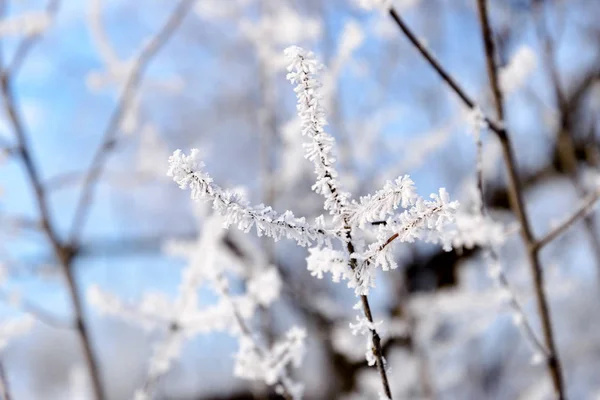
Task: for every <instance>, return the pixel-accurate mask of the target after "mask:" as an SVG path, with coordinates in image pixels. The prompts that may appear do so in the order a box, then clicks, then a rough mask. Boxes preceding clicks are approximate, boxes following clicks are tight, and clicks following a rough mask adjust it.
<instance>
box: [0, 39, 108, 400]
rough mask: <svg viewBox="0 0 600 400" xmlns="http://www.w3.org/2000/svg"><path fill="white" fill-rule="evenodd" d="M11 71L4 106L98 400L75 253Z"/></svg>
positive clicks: (0, 81) (3, 82) (5, 77)
mask: <svg viewBox="0 0 600 400" xmlns="http://www.w3.org/2000/svg"><path fill="white" fill-rule="evenodd" d="M33 43H34V42H33ZM31 46H32V44H30V45H28V46H27V47H26V50H24V53H23V54H26V53H27V49H29V48H31ZM17 65H18V64H17ZM10 72H11V71H10V70H7V69H6V68H5V67H3V68H2V71H1V75H0V86H1V91H2V95H3V99H4V107H5V109H6V113H7V115H8V119H9V123H10V124H11V125H12V128H13V131H14V134H15V136H16V139H17V143H18V146H19V148H20V156H21V160H22V161H23V165H24V167H25V171H26V173H27V176H28V178H29V183H30V184H31V186H32V187H33V192H34V197H35V201H36V205H37V208H38V210H39V213H40V219H41V224H42V228H43V230H44V232H45V233H46V236H47V238H48V240H49V241H50V244H51V245H52V248H53V250H54V254H55V256H56V258H57V259H58V260H59V262H60V265H61V268H62V272H63V274H64V275H65V278H66V279H65V280H66V283H67V291H68V293H69V296H70V300H71V304H72V305H73V312H74V315H75V321H76V327H77V334H78V336H79V340H80V341H81V343H82V346H83V350H84V359H85V363H86V365H87V368H88V372H89V374H90V378H91V381H92V391H93V393H94V396H95V398H96V399H97V400H103V399H104V398H105V395H104V389H103V386H102V382H101V378H100V370H99V367H98V364H97V362H96V359H95V358H94V353H93V350H92V344H91V339H90V336H89V333H88V330H87V326H86V324H85V323H84V313H83V306H82V302H81V298H80V297H79V291H78V288H77V283H76V282H75V277H74V275H73V268H72V267H73V263H72V261H73V255H74V252H73V251H72V248H71V247H69V246H66V245H63V244H62V243H61V241H60V238H59V236H58V233H57V231H56V230H55V226H54V225H53V223H52V221H51V217H50V211H49V208H48V204H47V198H46V193H45V191H44V187H43V186H42V183H41V178H40V175H39V172H38V169H37V167H36V165H35V162H34V161H33V156H32V154H31V150H30V143H29V138H28V136H27V134H26V131H25V126H24V123H23V121H22V120H21V117H20V115H19V112H18V111H17V102H16V99H15V97H14V89H13V86H12V78H13V76H12V75H11V74H10Z"/></svg>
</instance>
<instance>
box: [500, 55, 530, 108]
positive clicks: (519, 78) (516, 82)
mask: <svg viewBox="0 0 600 400" xmlns="http://www.w3.org/2000/svg"><path fill="white" fill-rule="evenodd" d="M537 62H538V61H537V56H536V54H535V52H534V51H533V50H532V49H531V48H530V47H529V46H527V45H522V46H520V47H519V48H518V49H517V50H516V51H515V53H514V54H513V55H512V57H511V58H510V61H509V62H508V64H507V65H505V66H504V67H502V68H501V69H500V75H499V79H500V88H501V89H502V92H503V93H504V94H505V95H507V96H510V95H511V94H513V93H515V92H516V91H518V90H519V89H521V88H522V87H523V86H524V85H525V84H527V82H528V80H529V79H530V78H531V75H532V74H533V72H534V71H535V69H536V67H537Z"/></svg>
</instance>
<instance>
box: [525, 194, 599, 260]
mask: <svg viewBox="0 0 600 400" xmlns="http://www.w3.org/2000/svg"><path fill="white" fill-rule="evenodd" d="M599 199H600V191H595V192H594V193H592V194H590V195H588V197H587V198H586V199H585V200H584V202H583V204H582V205H581V206H580V207H579V208H578V209H577V211H575V212H574V213H573V214H571V216H569V217H568V218H567V219H565V220H564V221H563V222H561V223H560V224H559V225H558V226H556V227H555V228H554V229H553V230H551V231H550V232H548V233H546V235H544V236H543V237H541V238H540V239H538V241H537V242H536V244H535V247H536V249H541V248H542V247H544V246H546V245H547V244H548V243H550V242H552V241H553V240H554V239H556V238H557V237H559V236H560V235H562V234H563V233H564V232H566V231H567V230H568V229H569V228H571V227H572V226H573V225H574V224H575V223H577V222H578V221H579V220H580V219H582V218H585V217H587V216H588V215H589V214H590V213H591V212H592V211H593V209H594V207H595V206H596V204H597V203H598V200H599Z"/></svg>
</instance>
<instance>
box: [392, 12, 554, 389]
mask: <svg viewBox="0 0 600 400" xmlns="http://www.w3.org/2000/svg"><path fill="white" fill-rule="evenodd" d="M482 2H483V0H478V5H479V7H480V8H481V7H482ZM389 13H390V16H391V17H392V19H393V20H394V21H395V22H396V24H397V25H398V27H399V28H400V30H401V31H402V32H403V33H404V35H405V36H406V37H407V38H408V40H409V41H410V42H411V43H412V44H413V45H414V46H415V48H416V49H417V50H418V51H419V52H420V53H421V55H422V56H423V57H424V58H425V59H426V60H427V61H428V63H429V64H430V65H431V67H433V68H434V70H435V71H436V72H437V73H438V74H439V76H440V77H441V78H442V80H443V81H444V82H445V83H446V84H447V85H448V86H449V87H450V88H451V89H452V90H453V91H454V92H455V93H456V94H457V95H458V96H459V98H460V99H461V100H462V101H463V103H464V104H465V105H466V106H467V107H469V108H470V109H471V110H473V109H475V108H476V107H477V106H476V104H475V102H474V101H473V100H472V99H471V98H470V97H469V96H468V95H467V94H466V92H465V91H464V90H463V89H462V88H461V87H460V86H459V85H458V83H457V82H456V81H455V80H454V79H453V78H452V77H451V75H450V74H449V73H448V72H447V71H446V70H445V69H444V68H443V67H442V65H441V64H440V63H439V62H438V61H437V60H436V58H435V57H434V56H433V54H431V53H430V52H429V50H428V49H427V48H426V47H425V46H424V45H423V44H422V43H421V42H420V40H419V39H418V38H417V37H416V35H415V34H414V33H413V32H412V31H411V30H410V28H409V27H408V26H407V25H406V23H405V22H404V21H403V20H402V18H401V17H400V15H399V14H398V13H397V12H396V10H395V9H394V8H391V9H390V11H389ZM482 14H483V15H484V16H485V17H486V18H485V19H486V21H481V23H482V32H483V36H485V35H486V32H487V35H491V29H489V22H488V21H487V13H486V12H485V10H484V12H483V13H482V12H481V11H480V15H482ZM485 24H487V25H488V29H485V28H483V26H484V25H485ZM484 45H485V51H486V58H487V63H488V65H490V64H491V65H492V67H493V68H491V69H490V68H488V73H489V75H490V76H489V78H490V81H495V83H491V85H492V86H499V85H498V79H497V74H496V73H495V71H496V68H495V62H494V54H495V48H494V41H493V38H491V37H488V38H486V39H484ZM495 102H496V109H497V110H496V111H499V112H498V114H499V116H502V109H501V107H502V106H501V103H502V99H501V98H495ZM485 121H486V122H487V123H488V125H489V127H490V129H491V130H492V131H493V132H494V133H495V134H496V136H497V137H498V139H499V140H500V144H501V146H502V153H503V157H504V163H505V164H506V167H507V172H508V183H509V200H510V203H511V208H512V209H513V211H514V213H515V214H516V216H517V219H518V220H519V223H520V224H521V228H522V229H521V236H522V239H523V241H524V242H525V244H526V247H527V256H528V259H529V264H530V266H531V273H532V275H533V278H534V286H535V293H536V298H537V305H538V312H539V314H540V317H541V320H542V330H543V333H544V341H545V344H546V347H547V348H548V350H549V351H550V353H551V354H550V357H549V358H548V362H547V364H548V369H549V372H550V375H551V377H552V382H553V385H554V388H555V390H556V392H557V394H558V396H559V398H560V399H564V397H565V396H564V384H563V381H562V375H561V366H560V361H559V359H558V356H557V352H556V348H555V345H554V334H553V331H552V323H551V321H550V312H549V310H548V304H547V299H546V296H545V294H544V289H543V286H544V278H543V270H542V266H541V264H540V261H539V255H538V252H537V249H536V246H535V243H536V242H535V239H534V237H533V233H532V230H531V226H530V224H529V219H528V216H527V210H526V209H525V202H524V199H523V191H522V189H521V184H520V182H519V178H518V174H517V163H516V159H515V154H514V150H513V148H512V144H511V140H510V136H509V135H508V132H507V130H506V129H505V127H504V126H503V123H502V122H500V123H498V122H496V121H494V120H492V119H491V118H489V117H485ZM501 121H502V120H501Z"/></svg>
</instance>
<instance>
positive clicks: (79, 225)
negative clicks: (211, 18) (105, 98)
mask: <svg viewBox="0 0 600 400" xmlns="http://www.w3.org/2000/svg"><path fill="white" fill-rule="evenodd" d="M194 2H195V1H194V0H182V1H180V2H179V3H178V4H177V6H176V7H175V9H174V10H173V12H172V13H171V14H170V15H169V18H168V19H167V21H166V23H165V24H164V25H163V26H162V28H161V29H160V30H159V31H158V32H157V33H156V34H155V35H154V36H153V37H152V39H150V40H149V41H148V42H147V43H146V44H145V45H144V46H143V48H142V50H141V51H140V53H139V55H138V56H137V58H136V60H135V63H134V65H133V66H132V67H131V70H130V73H129V75H128V77H127V80H126V81H125V83H124V86H123V89H122V91H121V94H120V96H119V100H118V103H117V107H116V108H115V110H114V112H113V114H112V116H111V118H110V121H109V123H108V125H107V127H106V130H105V132H104V135H103V139H102V144H101V145H100V147H99V148H98V150H97V151H96V153H95V154H94V156H93V157H92V162H91V164H90V167H89V169H88V170H87V172H86V174H85V178H84V183H83V188H82V189H81V194H80V196H79V199H78V201H77V203H76V204H77V205H76V207H75V215H74V218H73V223H72V224H71V229H70V234H69V243H71V245H72V246H73V247H76V245H77V241H78V238H79V236H80V233H81V231H82V230H83V228H84V225H85V222H86V220H87V218H88V215H89V211H90V207H91V204H92V201H93V197H94V191H95V188H96V184H97V183H98V179H99V178H100V175H101V174H102V172H103V169H104V166H105V162H106V159H107V158H108V155H109V154H110V152H111V150H113V148H114V147H115V144H116V136H117V133H118V132H119V128H120V125H121V121H122V119H123V117H124V116H125V114H126V112H127V110H128V108H129V107H130V105H131V103H132V101H133V99H134V96H135V92H136V90H137V89H138V87H139V86H140V84H141V82H142V79H143V76H144V73H145V71H146V69H147V68H148V66H149V64H150V62H151V61H152V59H153V58H154V56H155V55H156V54H157V53H158V52H159V51H160V50H161V49H162V47H163V46H164V45H165V44H166V43H167V42H168V40H169V39H170V37H171V36H172V34H173V33H174V32H175V30H176V29H177V28H178V27H179V25H180V24H181V22H182V21H183V19H184V17H185V16H186V15H187V13H188V11H189V9H190V8H191V7H192V5H193V4H194Z"/></svg>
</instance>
